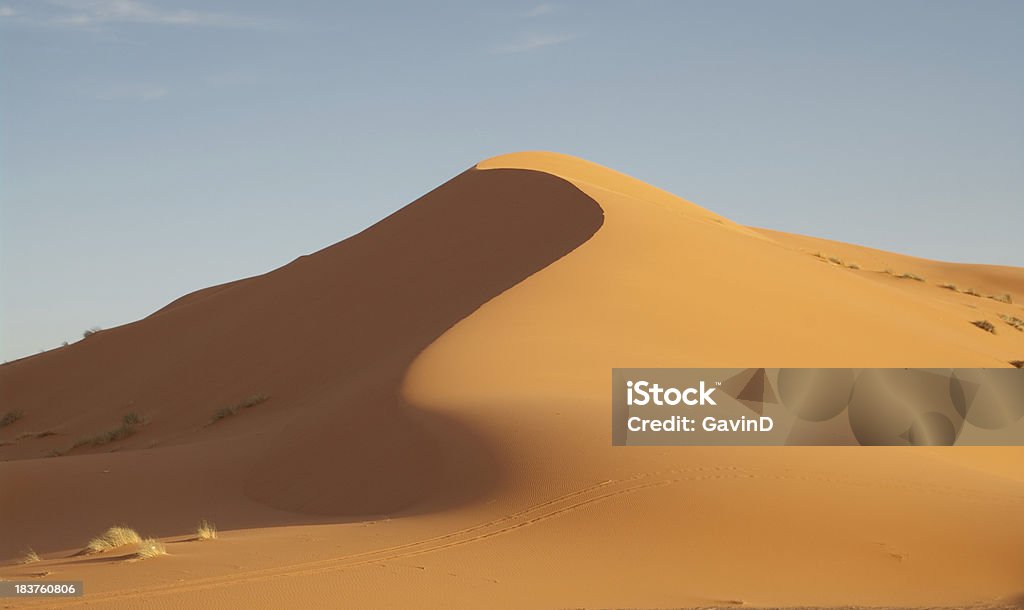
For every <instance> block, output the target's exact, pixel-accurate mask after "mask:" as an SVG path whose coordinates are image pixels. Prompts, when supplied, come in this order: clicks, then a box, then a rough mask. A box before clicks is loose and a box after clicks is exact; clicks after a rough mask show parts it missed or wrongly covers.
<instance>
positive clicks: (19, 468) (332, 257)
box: [0, 169, 604, 556]
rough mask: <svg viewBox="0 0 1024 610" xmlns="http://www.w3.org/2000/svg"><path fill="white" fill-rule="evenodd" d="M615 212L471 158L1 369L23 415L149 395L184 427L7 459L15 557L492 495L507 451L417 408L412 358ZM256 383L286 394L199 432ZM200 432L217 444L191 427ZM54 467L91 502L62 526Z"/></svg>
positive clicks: (550, 181)
mask: <svg viewBox="0 0 1024 610" xmlns="http://www.w3.org/2000/svg"><path fill="white" fill-rule="evenodd" d="M603 221H604V215H603V211H602V209H601V208H600V206H599V205H598V204H597V203H596V202H595V201H594V200H593V199H591V198H590V197H588V196H587V195H586V194H584V193H583V192H582V191H580V190H579V189H578V188H576V187H575V186H573V185H572V184H570V183H569V182H567V181H565V180H563V179H561V178H558V177H555V176H552V175H550V174H546V173H542V172H535V171H529V170H515V169H492V170H477V169H470V170H468V171H466V172H464V173H462V174H460V175H459V176H457V177H455V178H454V179H452V180H450V181H449V182H447V183H445V184H444V185H442V186H440V187H438V188H437V189H435V190H433V191H431V192H430V193H428V194H427V195H425V196H423V197H421V198H420V199H418V200H416V201H415V202H413V203H411V204H410V205H408V206H406V207H404V208H402V209H401V210H399V211H397V212H395V213H394V214H392V215H391V216H389V217H387V218H385V219H384V220H382V221H380V222H379V223H377V224H375V225H374V226H372V227H370V228H368V229H366V230H365V231H363V232H362V233H359V234H357V235H355V236H353V237H351V238H349V239H346V240H345V241H342V242H339V243H337V244H335V245H333V246H330V247H328V248H325V249H324V250H321V251H319V252H317V253H315V254H312V255H309V256H303V257H300V258H298V259H296V260H295V261H293V262H292V263H290V264H288V265H285V266H284V267H281V268H279V269H277V270H274V271H272V272H270V273H267V274H265V275H262V276H257V277H253V278H249V279H245V280H240V281H237V282H233V283H230V284H227V285H224V286H222V287H218V288H217V289H207V290H204V291H199V292H197V293H193V295H189V296H187V297H183V298H181V299H179V300H178V301H176V302H175V304H174V306H169V307H165V308H164V309H162V310H160V311H159V312H157V313H155V314H153V315H151V316H149V317H147V318H144V319H142V320H140V321H138V322H135V323H132V324H128V325H125V326H122V327H118V328H113V329H109V330H106V331H104V332H102V333H98V334H97V335H95V336H93V337H90V338H89V340H87V341H82V342H79V343H78V344H75V345H73V346H72V348H73V349H69V350H59V351H57V352H54V354H52V356H51V355H46V356H45V357H43V358H37V359H33V360H32V361H31V362H25V363H22V364H19V365H18V366H13V367H12V366H8V367H3V368H4V370H2V371H0V388H2V389H3V390H4V392H5V394H7V395H9V396H11V397H12V398H16V399H17V400H19V401H20V403H19V404H25V405H26V411H28V410H29V409H40V410H44V409H57V410H59V409H65V408H66V409H67V410H66V412H64V411H60V413H61V414H62V417H63V416H64V415H66V417H67V418H73V417H77V416H78V414H79V413H86V412H88V413H101V412H104V411H103V410H107V411H110V412H111V415H110V418H111V420H112V421H117V419H119V418H120V416H121V415H120V414H119V412H118V411H116V409H118V408H119V405H124V404H132V405H142V406H144V407H137V408H140V410H142V411H144V412H145V413H152V414H153V416H152V417H151V423H150V424H149V425H148V426H147V433H148V434H151V435H153V436H155V437H158V438H169V439H174V441H173V442H172V443H168V444H167V446H168V448H166V449H165V448H164V447H165V445H164V444H163V443H162V444H161V447H160V448H159V449H150V450H144V451H137V450H134V449H136V448H133V447H132V445H131V441H129V442H127V443H126V444H125V448H126V449H132V450H126V451H121V452H119V453H116V454H108V453H106V452H103V453H102V454H101V452H100V451H99V450H97V451H95V452H92V454H87V455H75V456H70V457H60V458H55V459H49V460H27V461H25V460H22V461H13V462H4V463H0V484H5V485H6V486H7V488H8V489H12V490H17V493H15V494H12V497H13V498H14V501H13V502H7V503H5V505H4V506H2V507H0V517H2V518H3V519H4V521H5V522H14V523H19V525H21V526H23V527H22V528H20V529H21V531H19V532H18V533H17V535H15V536H12V537H11V538H10V539H9V540H7V541H5V542H4V543H0V556H2V555H4V554H5V553H7V554H13V553H16V552H17V549H20V548H22V547H23V546H24V545H26V544H32V545H34V546H36V548H40V549H41V550H42V549H46V548H47V547H49V548H51V549H59V548H67V543H68V542H69V541H72V540H74V539H76V538H78V537H81V538H87V536H89V535H91V534H93V533H95V531H101V530H102V528H104V527H107V526H109V525H110V522H111V520H114V519H116V520H118V521H121V522H127V523H131V524H132V525H133V526H136V527H139V528H142V529H145V530H146V532H147V533H152V534H157V535H161V536H168V535H179V534H182V533H187V532H188V531H190V529H189V528H191V527H193V526H194V522H195V521H196V520H198V519H199V518H206V517H212V518H214V519H216V520H217V521H218V524H219V525H221V526H223V527H230V528H252V527H262V526H276V525H287V524H309V523H333V522H344V521H351V520H355V519H360V518H363V517H366V516H373V515H396V514H399V513H401V514H411V513H417V512H424V511H437V510H443V509H445V508H448V507H452V506H456V505H460V504H463V503H466V502H469V501H472V500H473V499H474V498H477V497H480V496H481V495H482V494H486V493H487V492H488V491H489V490H492V489H493V488H494V486H495V485H498V484H499V483H500V480H501V466H500V464H501V456H499V455H497V454H496V453H495V450H494V448H493V445H492V443H491V442H489V440H488V439H487V437H486V435H484V434H482V433H481V432H480V431H479V430H476V429H474V428H473V427H472V426H471V425H469V424H468V423H467V422H463V421H458V420H457V419H456V418H453V417H451V416H448V415H443V414H439V413H434V412H426V411H422V410H419V409H415V408H412V407H410V406H409V405H407V404H405V403H404V402H403V400H402V398H401V388H402V382H403V379H404V377H405V374H406V371H407V369H408V368H409V366H410V365H411V363H412V362H413V361H414V360H415V358H416V357H417V356H418V355H419V354H420V353H421V352H422V351H423V350H424V349H425V348H426V347H427V346H429V345H430V344H431V343H432V342H433V341H434V340H436V339H437V338H438V337H440V336H441V335H442V334H443V333H444V332H445V331H447V330H448V329H450V328H451V327H452V326H454V325H455V324H456V323H458V322H459V321H460V320H462V319H463V318H465V317H466V316H469V315H470V314H472V313H473V312H474V311H475V310H477V309H478V308H479V307H481V306H482V305H483V304H485V303H486V302H487V301H489V300H490V299H493V298H494V297H496V296H498V295H499V294H501V293H502V292H504V291H505V290H507V289H509V288H511V287H513V286H515V285H516V284H518V283H520V282H522V281H523V280H524V279H526V278H527V277H529V276H530V275H532V274H534V273H536V272H538V271H540V270H541V269H543V268H545V267H547V266H548V265H550V264H551V263H553V262H555V261H556V260H558V259H559V258H561V257H563V256H565V255H566V254H568V253H569V252H571V251H572V250H573V249H575V248H576V247H578V246H579V245H581V244H582V243H584V242H585V241H587V240H588V239H589V238H590V237H591V236H593V235H594V234H595V233H596V232H597V231H598V229H599V228H600V227H601V225H602V223H603ZM496 349H497V348H496ZM257 390H258V391H260V392H265V393H267V394H269V395H270V396H271V397H272V399H271V400H270V401H268V402H267V403H266V404H265V405H260V406H259V407H256V408H254V409H252V410H251V411H248V410H247V412H246V413H245V414H244V415H240V416H237V417H234V418H230V419H229V420H226V421H224V422H223V423H218V425H217V426H210V427H208V428H203V427H202V424H203V423H205V422H206V421H208V418H209V415H210V410H211V407H209V406H207V405H210V404H211V402H212V401H213V400H215V399H213V398H211V397H212V396H232V395H234V396H244V395H247V394H250V393H252V392H253V391H257ZM54 405H57V406H54ZM61 405H71V406H68V407H63V406H61ZM55 412H58V411H55ZM260 418H265V419H260ZM250 422H261V423H258V424H255V423H250ZM197 430H203V431H202V432H197ZM197 434H203V435H205V436H202V437H201V438H202V441H203V442H202V443H201V448H199V446H197V445H195V443H194V441H193V440H190V439H194V438H195V435H197ZM218 439H219V440H218ZM190 443H192V444H190ZM119 447H120V446H119ZM192 447H196V448H195V449H194V450H192V449H191V448H192ZM185 449H189V450H187V451H186V450H185ZM137 456H138V457H137ZM113 460H120V461H116V462H115V461H113ZM86 465H88V468H86ZM103 471H113V472H116V473H119V475H120V476H119V478H110V477H107V478H104V477H103V476H100V474H98V473H99V472H103ZM85 472H88V473H89V476H88V477H82V476H80V475H81V474H83V473H85ZM129 473H134V474H129ZM128 476H130V477H132V483H131V485H130V486H126V483H125V479H124V478H123V477H128ZM44 478H52V479H59V480H61V481H64V483H65V488H64V493H65V494H68V497H74V498H75V510H76V512H77V513H78V514H79V517H78V521H76V522H75V523H74V524H68V525H66V526H65V527H64V528H63V529H62V530H61V531H60V532H57V531H53V532H51V531H50V530H47V527H48V525H47V524H48V523H49V522H53V521H55V520H57V519H61V518H62V516H61V514H60V512H59V511H58V510H57V509H53V510H50V509H43V510H40V506H41V505H40V504H39V503H38V502H34V500H33V498H34V497H41V496H45V495H47V491H46V489H45V488H44V487H43V486H42V484H41V483H38V481H42V480H44ZM253 502H256V503H258V504H259V505H262V506H265V507H267V509H266V510H262V509H260V510H256V509H253V506H252V504H253ZM204 507H206V508H205V509H204ZM48 511H49V512H48ZM50 513H52V514H50ZM12 556H13V555H12Z"/></svg>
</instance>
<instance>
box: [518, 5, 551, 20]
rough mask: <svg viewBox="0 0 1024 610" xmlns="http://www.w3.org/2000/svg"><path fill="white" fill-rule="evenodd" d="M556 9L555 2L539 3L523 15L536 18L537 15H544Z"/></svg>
mask: <svg viewBox="0 0 1024 610" xmlns="http://www.w3.org/2000/svg"><path fill="white" fill-rule="evenodd" d="M554 10H555V5H554V4H538V5H537V6H535V7H533V8H531V9H530V10H528V11H526V12H525V13H523V17H526V18H527V19H535V18H537V17H543V16H544V15H547V14H549V13H551V12H552V11H554Z"/></svg>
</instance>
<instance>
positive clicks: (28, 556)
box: [18, 547, 43, 565]
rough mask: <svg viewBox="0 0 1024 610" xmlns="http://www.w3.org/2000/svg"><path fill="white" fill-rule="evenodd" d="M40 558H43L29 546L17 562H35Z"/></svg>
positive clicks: (40, 559)
mask: <svg viewBox="0 0 1024 610" xmlns="http://www.w3.org/2000/svg"><path fill="white" fill-rule="evenodd" d="M42 560H43V558H42V557H40V556H39V553H36V552H35V551H33V550H32V548H31V547H29V549H28V550H27V551H25V554H24V555H22V556H21V559H19V560H18V563H19V564H21V565H25V564H26V563H35V562H37V561H42Z"/></svg>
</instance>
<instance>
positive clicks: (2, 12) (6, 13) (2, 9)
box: [0, 6, 18, 17]
mask: <svg viewBox="0 0 1024 610" xmlns="http://www.w3.org/2000/svg"><path fill="white" fill-rule="evenodd" d="M17 14H18V11H16V10H14V9H13V8H11V7H9V6H0V17H14V16H15V15H17Z"/></svg>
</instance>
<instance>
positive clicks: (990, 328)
mask: <svg viewBox="0 0 1024 610" xmlns="http://www.w3.org/2000/svg"><path fill="white" fill-rule="evenodd" d="M971 324H973V325H975V326H977V327H978V328H980V329H981V330H983V331H985V332H990V333H992V334H993V335H994V334H996V327H995V325H993V324H992V323H991V322H989V321H988V320H975V321H973V322H971Z"/></svg>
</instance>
